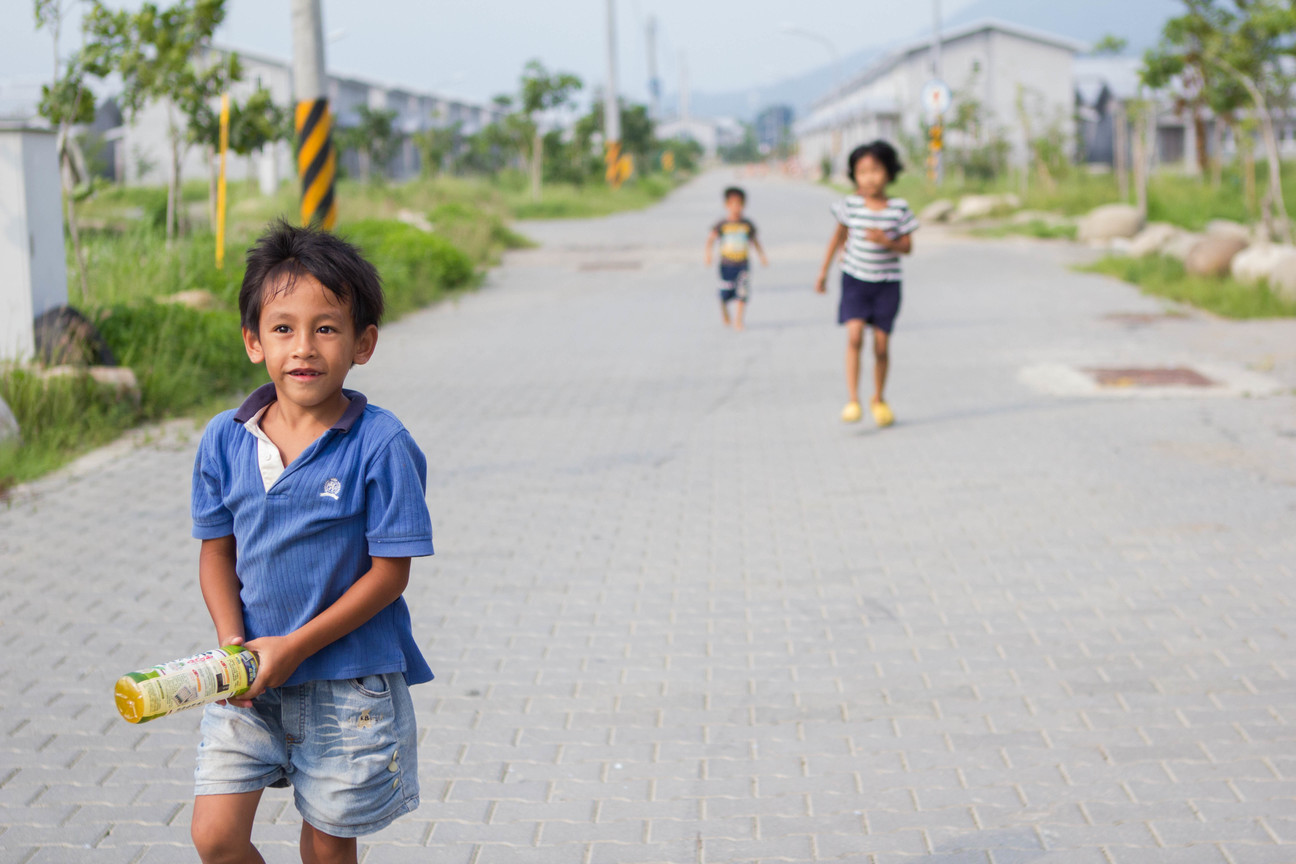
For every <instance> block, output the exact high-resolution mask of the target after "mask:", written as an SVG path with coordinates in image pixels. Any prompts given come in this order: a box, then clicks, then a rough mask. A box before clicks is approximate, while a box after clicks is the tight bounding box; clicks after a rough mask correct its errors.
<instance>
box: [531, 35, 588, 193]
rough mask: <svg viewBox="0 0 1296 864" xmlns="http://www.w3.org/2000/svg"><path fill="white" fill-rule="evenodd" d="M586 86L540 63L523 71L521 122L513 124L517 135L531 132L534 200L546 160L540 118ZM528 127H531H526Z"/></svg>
mask: <svg viewBox="0 0 1296 864" xmlns="http://www.w3.org/2000/svg"><path fill="white" fill-rule="evenodd" d="M582 86H584V85H583V84H582V82H581V80H580V79H579V78H577V77H576V76H575V75H572V74H570V73H568V72H554V73H550V72H549V70H547V69H546V68H545V67H544V64H542V63H541V62H540V61H539V60H532V61H531V62H530V63H528V64H527V65H526V67H525V68H524V69H523V70H522V81H521V88H520V92H519V94H518V95H519V99H518V107H519V111H520V113H521V115H523V116H522V118H519V120H520V121H522V122H516V123H515V124H514V126H515V128H516V129H517V131H518V132H528V131H529V132H530V136H529V137H530V139H531V140H530V148H529V150H528V151H527V152H528V156H527V162H528V163H529V167H530V171H531V200H533V201H539V200H540V172H541V167H542V163H543V161H544V137H543V135H542V133H541V132H540V115H541V114H544V113H545V112H547V111H553V110H554V109H556V108H559V107H561V106H562V105H564V104H566V102H567V100H568V99H570V98H571V95H572V94H573V93H575V92H576V91H578V90H580V89H581V87H582ZM528 126H529V128H527V127H528Z"/></svg>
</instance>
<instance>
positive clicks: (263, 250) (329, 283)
mask: <svg viewBox="0 0 1296 864" xmlns="http://www.w3.org/2000/svg"><path fill="white" fill-rule="evenodd" d="M303 274H309V275H311V276H314V277H315V278H316V279H318V280H319V282H320V284H321V285H323V286H324V287H325V288H327V289H328V290H329V291H331V292H333V296H334V297H336V298H337V299H338V302H340V303H350V304H351V323H352V324H354V325H355V332H356V335H357V336H358V335H360V334H361V333H363V332H364V331H365V329H366V328H367V327H368V326H369V325H370V324H372V325H374V326H375V327H376V326H378V322H379V321H381V320H382V314H383V290H382V279H381V278H380V277H379V276H378V271H377V270H376V269H374V266H373V265H372V264H370V263H369V262H368V261H366V260H365V258H364V255H362V254H361V253H360V250H359V249H357V248H356V247H355V246H352V245H351V244H350V243H348V242H346V241H345V240H343V239H342V238H341V237H338V236H337V235H335V234H330V233H329V232H327V231H324V230H322V229H320V228H315V227H313V226H311V227H305V228H302V227H298V226H296V225H289V224H288V223H287V222H285V221H284V220H282V219H276V220H275V221H273V222H271V223H270V227H269V228H267V229H266V232H265V233H264V234H262V235H261V236H260V238H258V239H257V241H256V243H254V244H253V245H252V248H251V249H249V250H248V253H247V271H246V272H245V273H244V274H243V287H242V288H240V289H239V298H238V303H239V316H240V317H241V318H242V323H243V327H244V329H247V330H251V331H252V332H253V333H255V332H257V329H258V328H259V326H260V324H261V307H262V305H263V304H264V303H265V301H266V298H267V297H273V296H275V295H278V294H283V293H286V292H288V291H291V290H292V289H293V286H294V284H295V283H296V281H297V278H298V277H299V276H301V275H303ZM271 292H273V293H271Z"/></svg>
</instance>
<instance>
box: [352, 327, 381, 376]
mask: <svg viewBox="0 0 1296 864" xmlns="http://www.w3.org/2000/svg"><path fill="white" fill-rule="evenodd" d="M377 347H378V328H377V327H375V326H374V325H372V324H370V325H369V326H368V327H366V328H365V329H364V330H363V331H361V333H360V335H359V336H357V337H356V341H355V357H354V359H353V360H352V362H353V363H354V364H355V365H357V366H363V365H364V364H366V363H368V362H369V358H370V357H372V356H373V353H374V349H375V348H377Z"/></svg>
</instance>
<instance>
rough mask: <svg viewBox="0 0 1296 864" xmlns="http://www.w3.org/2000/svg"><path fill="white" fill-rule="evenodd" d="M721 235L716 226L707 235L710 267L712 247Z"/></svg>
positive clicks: (707, 257) (707, 260) (708, 264)
mask: <svg viewBox="0 0 1296 864" xmlns="http://www.w3.org/2000/svg"><path fill="white" fill-rule="evenodd" d="M719 236H720V232H719V231H717V230H716V229H714V228H712V229H711V233H710V234H708V235H707V242H706V263H707V266H708V267H710V266H711V247H712V246H714V245H715V241H716V239H717V238H718V237H719Z"/></svg>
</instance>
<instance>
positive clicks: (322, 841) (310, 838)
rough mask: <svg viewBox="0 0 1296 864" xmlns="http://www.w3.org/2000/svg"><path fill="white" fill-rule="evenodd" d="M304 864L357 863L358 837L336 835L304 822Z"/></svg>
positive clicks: (302, 841)
mask: <svg viewBox="0 0 1296 864" xmlns="http://www.w3.org/2000/svg"><path fill="white" fill-rule="evenodd" d="M301 859H302V864H356V838H354V837H334V836H333V835H332V834H325V833H324V832H323V831H321V830H319V829H318V828H316V827H315V826H314V825H311V824H310V823H309V822H302V830H301Z"/></svg>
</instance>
